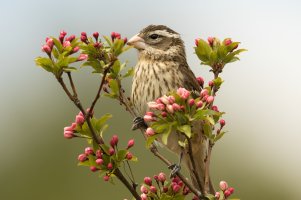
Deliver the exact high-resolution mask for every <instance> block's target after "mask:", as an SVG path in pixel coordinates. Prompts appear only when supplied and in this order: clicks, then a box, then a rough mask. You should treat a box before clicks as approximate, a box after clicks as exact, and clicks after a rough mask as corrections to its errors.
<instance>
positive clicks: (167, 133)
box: [162, 125, 171, 145]
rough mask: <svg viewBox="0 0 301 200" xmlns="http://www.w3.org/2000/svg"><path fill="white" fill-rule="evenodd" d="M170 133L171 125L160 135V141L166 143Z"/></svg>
mask: <svg viewBox="0 0 301 200" xmlns="http://www.w3.org/2000/svg"><path fill="white" fill-rule="evenodd" d="M170 133H171V126H170V125H169V126H168V129H167V130H166V131H165V132H164V133H163V135H162V142H163V144H165V145H167V141H168V137H169V135H170Z"/></svg>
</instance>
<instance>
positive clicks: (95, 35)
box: [93, 32, 99, 41]
mask: <svg viewBox="0 0 301 200" xmlns="http://www.w3.org/2000/svg"><path fill="white" fill-rule="evenodd" d="M98 36H99V33H98V32H95V33H93V37H94V38H95V40H96V41H97V40H98Z"/></svg>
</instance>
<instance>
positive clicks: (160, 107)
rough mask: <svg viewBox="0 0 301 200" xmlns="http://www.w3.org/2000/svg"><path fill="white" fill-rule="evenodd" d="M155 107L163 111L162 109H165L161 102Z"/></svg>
mask: <svg viewBox="0 0 301 200" xmlns="http://www.w3.org/2000/svg"><path fill="white" fill-rule="evenodd" d="M157 109H158V110H161V111H163V110H165V105H164V104H162V103H159V104H158V106H157Z"/></svg>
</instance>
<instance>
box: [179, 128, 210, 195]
mask: <svg viewBox="0 0 301 200" xmlns="http://www.w3.org/2000/svg"><path fill="white" fill-rule="evenodd" d="M184 135H185V134H184ZM185 137H186V139H187V141H188V155H189V158H190V161H191V164H192V172H193V174H194V176H195V178H196V181H197V183H198V185H199V188H200V190H201V191H202V193H203V194H204V191H205V190H204V185H203V184H202V182H201V180H200V177H199V176H198V173H197V171H196V165H195V161H194V158H193V155H192V147H191V141H190V138H188V137H187V135H185Z"/></svg>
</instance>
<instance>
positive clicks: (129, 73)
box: [123, 67, 134, 78]
mask: <svg viewBox="0 0 301 200" xmlns="http://www.w3.org/2000/svg"><path fill="white" fill-rule="evenodd" d="M133 75H134V68H133V67H132V68H130V69H129V70H128V71H127V72H126V73H125V74H124V75H123V78H126V77H129V76H133Z"/></svg>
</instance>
